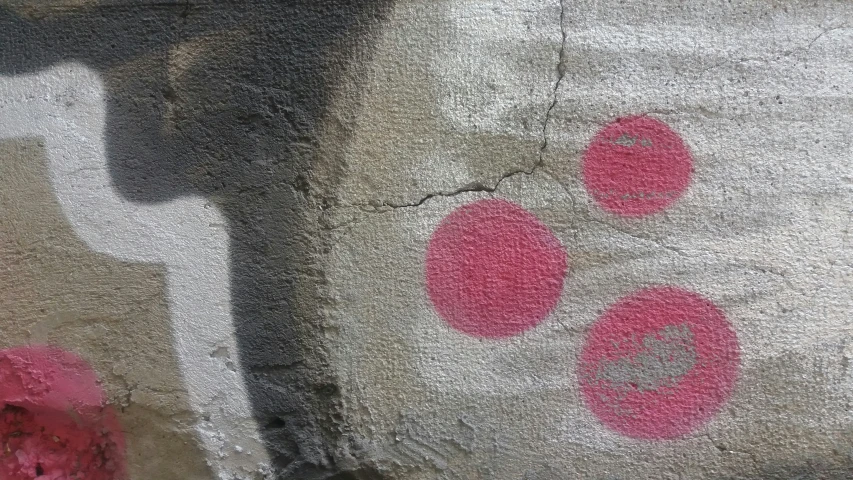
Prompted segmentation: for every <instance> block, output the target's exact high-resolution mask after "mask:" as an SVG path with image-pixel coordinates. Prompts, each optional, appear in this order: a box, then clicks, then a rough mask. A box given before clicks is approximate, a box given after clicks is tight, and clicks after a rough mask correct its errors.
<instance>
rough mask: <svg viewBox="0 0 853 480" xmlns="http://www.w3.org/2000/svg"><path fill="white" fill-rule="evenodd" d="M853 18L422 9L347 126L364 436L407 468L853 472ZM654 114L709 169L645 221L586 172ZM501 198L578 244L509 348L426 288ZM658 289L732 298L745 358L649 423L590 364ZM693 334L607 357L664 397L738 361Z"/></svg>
mask: <svg viewBox="0 0 853 480" xmlns="http://www.w3.org/2000/svg"><path fill="white" fill-rule="evenodd" d="M851 19H853V5H851V4H850V3H849V2H820V3H815V2H785V3H780V2H752V1H740V2H725V3H712V2H700V1H690V2H683V1H664V2H644V1H627V2H625V1H619V2H617V1H612V2H611V1H594V2H593V1H581V2H563V4H562V5H560V3H559V2H557V1H554V2H527V1H523V0H505V1H498V0H495V1H487V2H484V1H465V0H454V1H441V2H433V1H430V2H424V1H416V0H413V1H400V2H397V4H396V5H395V8H394V10H393V13H392V14H391V15H390V17H389V19H388V21H387V22H384V23H383V28H382V30H381V33H380V34H379V35H378V39H377V41H376V44H375V47H374V48H375V52H374V55H373V62H372V63H371V64H370V65H369V66H365V67H364V69H365V70H366V71H367V74H366V75H365V77H366V78H367V80H366V81H365V82H364V84H362V85H361V86H360V89H359V90H358V95H357V96H356V95H354V94H352V93H351V92H352V90H346V89H344V90H345V91H347V92H348V93H347V94H346V95H340V96H338V98H337V101H336V104H335V106H334V107H333V108H332V110H331V112H332V113H330V115H329V118H332V119H336V120H335V121H334V122H330V123H329V124H328V126H327V132H330V133H328V135H329V136H328V137H327V138H328V140H327V142H328V143H336V144H335V146H334V147H328V148H329V151H330V152H332V153H330V154H329V155H328V157H327V158H328V159H332V160H329V161H330V162H331V161H334V162H340V163H341V164H343V165H344V166H345V168H346V170H345V173H343V174H342V175H340V177H339V178H341V181H340V186H339V187H338V190H337V198H338V200H339V204H338V206H337V207H336V208H333V209H330V210H327V211H326V212H324V215H325V218H326V221H327V224H328V226H329V229H330V235H331V238H332V242H333V247H332V250H331V254H330V255H329V256H328V257H327V264H326V265H327V266H326V271H327V276H328V280H329V289H328V295H329V297H330V298H329V306H328V308H327V314H328V320H327V337H328V339H329V343H330V349H331V352H332V354H333V365H334V367H335V368H336V370H337V372H338V375H339V377H340V381H339V384H340V386H341V393H342V395H343V405H344V418H345V421H346V423H347V424H348V425H349V428H351V437H352V439H351V440H350V445H351V447H350V448H351V451H352V452H354V453H353V454H354V455H359V456H361V457H362V458H365V459H368V460H367V461H368V462H371V463H373V464H374V465H375V466H376V468H377V469H378V470H379V471H381V472H383V473H385V474H387V475H388V476H389V477H390V478H406V479H419V478H423V479H434V478H447V479H473V478H500V479H518V478H525V479H557V478H610V479H615V478H707V479H719V478H850V477H851V475H853V435H851V434H853V417H851V415H850V404H851V403H850V402H851V400H853V376H851V375H853V374H851V371H850V369H849V366H848V364H849V361H850V355H851V353H853V350H852V349H853V346H851V345H853V343H851V341H853V337H851V334H853V324H851V321H850V318H851V311H853V302H851V300H850V299H851V296H850V293H849V292H850V288H851V286H853V284H851V281H850V278H851V276H850V274H851V272H850V265H851V264H853V253H851V252H853V250H851V248H850V247H851V245H850V232H849V224H850V205H851V204H853V192H851V190H850V188H849V187H850V185H849V183H850V178H849V177H850V176H849V174H848V173H846V171H847V170H848V169H849V167H850V166H851V165H850V158H851V152H853V141H851V138H853V137H851V136H850V135H849V132H850V129H851V125H853V113H851V112H853V109H851V106H853V90H851V85H853V81H851V80H853V78H851V72H853V63H851V58H853V57H851V53H853V28H851V25H850V23H849V22H850V21H851ZM353 90H354V89H353ZM336 112H341V113H340V114H336ZM344 112H345V114H344ZM637 115H646V116H647V118H651V119H654V120H655V121H656V122H658V123H660V124H663V125H666V126H667V127H668V128H669V129H671V130H672V131H673V132H674V133H675V134H676V135H677V136H678V138H680V139H681V141H683V143H684V145H685V146H686V148H687V151H688V153H689V155H690V159H691V161H692V168H691V170H690V173H689V175H690V177H689V183H688V185H687V187H686V189H684V191H683V194H680V196H679V197H678V198H677V199H676V200H675V201H673V202H671V205H668V206H665V207H664V208H662V209H661V210H660V211H656V212H652V213H643V214H642V215H627V216H623V215H621V214H620V212H618V211H614V210H612V209H605V208H602V205H601V204H600V199H596V198H595V192H594V191H592V190H591V188H590V187H589V186H588V185H585V183H584V175H583V171H582V170H583V168H582V164H583V157H584V154H585V152H586V151H587V149H588V147H589V146H590V144H591V142H592V141H593V139H594V138H595V136H596V134H597V133H598V132H601V131H602V129H604V128H605V127H606V126H607V125H608V124H611V122H614V121H616V120H617V119H620V118H629V117H632V116H637ZM341 118H345V119H346V120H347V121H348V122H349V123H347V124H346V125H347V126H348V128H349V130H347V134H348V135H347V137H346V139H345V143H344V142H343V141H342V137H341V136H340V126H339V124H340V122H339V121H338V119H341ZM632 138H640V139H641V140H642V138H643V137H642V136H638V135H632ZM614 140H617V141H618V140H619V137H618V136H617V138H615V139H614ZM635 144H636V145H635ZM615 145H616V147H614V148H630V147H634V148H640V147H647V148H651V146H650V145H642V144H641V143H640V144H637V142H636V141H635V142H634V143H632V144H631V145H621V144H619V143H618V142H616V143H615ZM326 168H329V167H326ZM665 173H666V172H664V173H661V172H651V173H644V175H657V174H661V175H663V174H665ZM644 196H645V195H644ZM488 198H499V199H503V200H507V201H510V202H513V203H515V204H517V205H519V206H520V207H522V208H524V209H525V210H527V211H529V212H531V213H532V214H533V215H535V216H536V217H537V218H538V219H539V220H541V222H542V223H544V224H545V225H547V227H548V228H549V229H550V230H551V232H552V233H553V234H554V235H555V236H556V238H557V239H558V240H559V241H560V243H561V244H562V245H563V246H564V248H565V249H566V252H567V254H568V259H569V269H568V273H567V274H566V277H565V281H564V286H563V289H562V294H561V297H560V299H559V301H558V302H557V305H556V307H555V308H554V309H553V310H552V311H551V312H550V314H549V315H547V316H546V317H545V318H544V319H543V320H542V321H541V322H540V323H538V324H537V325H536V326H535V327H534V328H532V329H530V330H527V331H525V332H523V333H521V334H518V335H514V336H510V337H508V338H499V339H493V338H481V337H477V336H475V335H470V334H467V333H466V332H463V331H459V330H458V329H455V328H454V327H453V325H451V324H449V323H448V322H447V321H445V319H444V318H442V315H441V314H439V313H438V312H437V310H436V308H435V305H434V304H433V303H432V301H431V299H430V296H429V295H428V293H427V291H426V287H425V281H426V270H425V268H426V267H425V262H426V254H425V252H426V251H427V249H428V247H429V242H430V239H431V237H432V235H433V234H434V232H436V231H437V229H438V228H439V225H441V222H442V221H443V220H444V219H445V218H447V216H448V215H450V214H451V213H452V212H454V211H456V209H458V208H460V207H462V206H464V205H468V204H471V203H473V202H475V201H478V200H482V199H488ZM637 198H643V197H640V196H639V195H637V196H634V197H631V196H628V197H624V198H622V197H620V198H619V199H620V200H625V201H629V200H634V199H637ZM650 198H652V199H654V200H657V199H659V197H657V196H651V195H650ZM667 198H669V197H667ZM629 213H630V212H629ZM495 235H500V233H499V232H496V233H495ZM480 241H481V242H484V243H487V242H490V241H491V240H490V237H489V236H488V235H484V236H483V238H482V239H481V240H480ZM495 281H497V280H495ZM654 286H672V287H676V288H679V289H683V290H685V291H689V292H694V293H695V294H697V295H700V296H701V297H702V298H704V299H707V301H708V302H710V304H713V305H714V306H715V308H717V309H719V311H720V312H721V313H722V314H723V315H724V318H725V320H726V321H727V322H728V323H730V324H731V327H732V332H733V334H734V335H735V338H736V342H737V347H739V356H731V355H730V356H728V357H726V355H727V354H726V353H725V351H724V350H719V349H717V350H714V349H712V350H711V351H713V352H716V353H715V354H716V355H718V357H713V358H712V360H713V361H721V360H719V359H720V358H728V359H729V360H732V359H736V360H737V370H736V372H737V377H736V382H735V383H734V387H733V390H732V391H731V393H730V396H727V397H726V398H725V401H722V404H721V406H720V407H719V411H716V412H715V413H714V414H713V415H712V416H711V418H708V419H707V420H703V421H702V422H701V423H700V424H698V425H696V426H695V427H691V428H690V429H689V432H688V433H686V434H684V435H679V436H677V437H676V438H667V439H657V440H649V439H642V438H634V437H632V436H629V435H626V434H624V433H620V432H619V431H616V430H613V429H611V428H608V427H607V426H606V423H604V422H603V421H602V420H601V419H600V418H598V417H597V416H596V414H595V413H593V412H592V411H591V410H590V409H589V408H588V407H587V406H586V404H585V401H584V398H583V394H582V392H581V389H580V387H579V379H578V377H577V374H576V372H578V369H579V361H580V353H581V350H582V348H583V345H584V342H585V341H586V339H587V336H588V335H589V333H590V331H591V327H592V326H593V325H594V324H595V322H596V321H597V320H598V319H599V318H600V317H601V315H602V314H604V312H606V311H607V310H608V309H609V308H610V307H611V306H613V305H614V304H616V303H617V302H618V301H619V300H620V299H623V298H625V297H627V296H630V295H631V294H632V293H633V292H636V291H638V290H640V289H642V288H645V287H654ZM697 322H699V323H698V324H699V325H701V322H700V320H697ZM679 325H680V324H679V323H672V326H665V327H660V328H658V329H657V330H654V331H652V333H649V334H648V335H646V336H642V335H641V336H639V337H637V338H636V339H635V340H634V342H635V344H633V345H634V346H633V347H632V349H633V351H634V353H633V354H631V355H628V356H624V355H623V356H622V357H619V356H614V357H611V358H609V359H607V360H606V361H602V362H601V363H599V364H598V366H597V367H596V368H597V370H596V372H597V375H599V376H600V379H604V380H608V381H610V382H616V383H617V384H618V385H617V386H622V387H625V388H626V391H630V392H638V393H637V395H638V398H652V397H642V395H646V394H649V395H651V394H659V395H663V394H662V393H655V392H651V391H650V390H646V389H655V390H656V389H658V388H660V389H662V390H666V389H668V388H669V389H672V388H675V387H674V386H677V385H679V384H680V383H679V382H681V381H682V380H681V379H683V378H685V376H689V375H693V374H694V373H695V372H696V371H698V370H697V369H701V368H711V367H708V366H707V365H709V364H708V363H707V362H706V363H702V362H705V360H701V361H700V358H699V357H697V354H696V348H698V347H697V346H696V345H695V344H696V343H697V342H698V340H697V341H694V338H693V337H694V336H696V338H698V333H697V332H696V331H693V330H692V327H691V328H687V329H685V328H684V327H683V326H679ZM712 363H713V362H712ZM727 378H733V377H727ZM715 382H716V380H714V379H711V380H710V381H709V382H706V383H709V384H710V387H708V388H712V387H715ZM720 382H723V381H722V380H720ZM698 383H700V384H701V382H698ZM723 383H724V382H723ZM723 383H719V385H722V384H723ZM706 386H707V385H706ZM620 388H621V387H620ZM697 388H699V387H697ZM702 388H705V387H702ZM715 388H716V387H715ZM720 388H721V389H723V390H725V389H724V388H723V387H720ZM697 395H698V394H697ZM675 413H676V412H675V411H674V412H673V415H675ZM673 418H675V417H673ZM667 420H668V421H674V422H676V423H677V421H678V419H677V418H675V420H672V419H667ZM797 476H801V477H797Z"/></svg>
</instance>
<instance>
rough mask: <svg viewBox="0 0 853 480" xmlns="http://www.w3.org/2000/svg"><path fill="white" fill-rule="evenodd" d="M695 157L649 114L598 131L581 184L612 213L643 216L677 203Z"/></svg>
mask: <svg viewBox="0 0 853 480" xmlns="http://www.w3.org/2000/svg"><path fill="white" fill-rule="evenodd" d="M692 172H693V159H692V158H691V156H690V151H689V150H688V149H687V147H686V146H685V145H684V142H683V141H682V140H681V137H679V136H678V134H677V133H675V132H674V131H672V129H671V128H669V126H667V125H666V124H665V123H663V122H661V121H660V120H657V119H654V118H652V117H647V116H632V117H625V118H620V119H617V120H615V121H613V122H611V123H610V124H608V125H607V126H605V127H604V128H603V129H602V130H600V131H599V132H598V133H597V134H596V135H595V137H593V139H592V142H591V143H590V145H589V147H587V150H586V152H585V153H584V156H583V181H584V185H585V186H586V189H587V191H588V192H589V194H590V195H591V196H592V198H594V199H595V201H596V202H597V203H598V204H599V205H600V206H601V208H603V209H604V210H607V211H609V212H612V213H616V214H619V215H623V216H633V217H637V216H642V215H648V214H652V213H656V212H659V211H661V210H663V209H665V208H667V207H668V206H670V205H671V204H672V203H673V202H675V201H676V200H677V199H678V198H679V197H681V195H683V194H684V191H685V190H687V187H688V185H689V184H690V177H691V175H692Z"/></svg>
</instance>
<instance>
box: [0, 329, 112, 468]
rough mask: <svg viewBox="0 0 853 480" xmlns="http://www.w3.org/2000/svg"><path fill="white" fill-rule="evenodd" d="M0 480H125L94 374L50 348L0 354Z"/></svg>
mask: <svg viewBox="0 0 853 480" xmlns="http://www.w3.org/2000/svg"><path fill="white" fill-rule="evenodd" d="M0 409H2V410H0V417H2V422H0V448H1V449H2V451H0V478H2V479H8V480H25V479H38V480H72V479H73V480H76V479H86V480H119V479H124V478H126V466H125V444H124V437H123V435H122V432H121V426H120V425H119V422H118V420H117V418H116V416H115V413H114V411H113V410H112V408H110V407H109V406H107V405H106V399H105V396H104V393H103V390H102V389H101V387H100V385H99V382H98V378H97V376H96V375H95V372H94V371H93V370H92V369H91V368H90V367H89V366H88V365H87V364H86V363H85V362H84V361H83V360H82V359H80V358H79V357H77V356H76V355H74V354H72V353H69V352H65V351H63V350H60V349H59V348H56V347H49V346H30V347H17V348H11V349H7V350H3V351H0Z"/></svg>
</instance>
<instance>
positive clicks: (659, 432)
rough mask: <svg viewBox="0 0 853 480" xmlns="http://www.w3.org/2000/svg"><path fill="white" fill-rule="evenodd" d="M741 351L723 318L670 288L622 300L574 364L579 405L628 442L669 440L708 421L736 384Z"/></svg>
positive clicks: (696, 298) (683, 292)
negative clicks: (579, 387)
mask: <svg viewBox="0 0 853 480" xmlns="http://www.w3.org/2000/svg"><path fill="white" fill-rule="evenodd" d="M739 365H740V348H739V347H738V342H737V337H736V335H735V332H734V330H733V329H732V327H731V325H730V324H729V322H728V321H727V320H726V318H725V316H724V315H723V313H722V312H721V311H720V310H719V309H718V308H717V307H716V306H714V305H713V304H712V303H711V302H710V301H709V300H707V299H705V298H703V297H701V296H699V295H697V294H695V293H692V292H688V291H686V290H682V289H679V288H675V287H655V288H647V289H643V290H640V291H638V292H635V293H633V294H632V295H629V296H627V297H624V298H622V299H621V300H619V301H618V302H616V304H614V305H613V306H611V307H610V308H609V309H608V310H607V311H606V312H605V313H604V314H603V315H602V316H601V318H599V319H598V321H596V322H595V324H594V325H593V326H592V328H591V330H590V332H589V334H588V336H587V338H586V343H585V344H584V347H583V350H582V352H581V355H580V360H579V363H578V378H579V381H580V386H581V391H582V393H583V398H584V401H585V402H586V405H587V406H588V407H589V409H590V410H591V411H592V412H593V413H594V414H595V416H596V417H598V419H599V420H601V422H602V423H604V425H606V426H607V427H609V428H611V429H613V430H615V431H617V432H619V433H621V434H623V435H627V436H629V437H634V438H645V439H669V438H676V437H680V436H683V435H686V434H688V433H690V432H692V431H693V430H694V429H696V428H697V427H699V426H700V425H702V424H703V423H705V422H706V421H708V420H710V419H711V418H712V417H713V416H714V415H715V414H716V413H717V412H718V411H719V409H720V408H721V407H722V405H723V404H724V403H725V402H726V400H727V399H728V398H729V396H730V394H731V392H732V390H733V389H734V386H735V382H736V380H737V377H738V369H739Z"/></svg>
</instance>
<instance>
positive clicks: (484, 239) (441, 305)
mask: <svg viewBox="0 0 853 480" xmlns="http://www.w3.org/2000/svg"><path fill="white" fill-rule="evenodd" d="M567 268H568V259H567V257H566V252H565V250H564V249H563V246H562V244H561V243H560V241H559V240H558V239H557V238H556V237H555V236H554V234H553V233H551V230H550V229H548V227H547V226H545V225H544V224H543V223H542V222H541V221H539V219H537V218H536V217H535V216H534V215H533V214H531V213H530V212H527V211H526V210H524V209H522V208H521V207H519V206H518V205H515V204H513V203H510V202H507V201H504V200H494V199H492V200H480V201H477V202H474V203H471V204H469V205H465V206H462V207H460V208H458V209H456V210H455V211H453V212H452V213H451V214H450V215H448V216H447V217H446V218H445V219H444V220H443V221H442V222H441V224H440V225H439V226H438V228H437V229H436V231H435V232H434V233H433V235H432V238H431V239H430V241H429V246H428V247H427V254H426V285H427V293H428V295H429V298H430V300H431V301H432V303H433V305H434V306H435V309H436V311H437V312H438V314H439V316H441V318H442V319H444V320H445V321H446V322H447V323H448V324H449V325H450V326H451V327H453V328H455V329H457V330H459V331H461V332H464V333H466V334H468V335H473V336H477V337H486V338H502V337H509V336H512V335H517V334H519V333H522V332H524V331H526V330H528V329H529V328H532V327H533V326H535V325H537V324H538V323H539V322H540V321H542V319H544V318H545V317H546V316H547V315H548V314H549V313H550V312H551V311H552V310H553V309H554V307H555V306H556V305H557V301H558V300H559V298H560V293H561V292H562V289H563V279H564V277H565V274H566V270H567Z"/></svg>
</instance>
